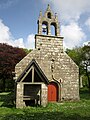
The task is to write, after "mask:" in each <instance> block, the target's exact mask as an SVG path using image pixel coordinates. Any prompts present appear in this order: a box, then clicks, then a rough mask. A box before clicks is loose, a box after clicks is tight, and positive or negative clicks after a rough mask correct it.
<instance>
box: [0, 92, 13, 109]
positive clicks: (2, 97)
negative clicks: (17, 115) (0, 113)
mask: <svg viewBox="0 0 90 120" xmlns="http://www.w3.org/2000/svg"><path fill="white" fill-rule="evenodd" d="M0 102H1V103H2V104H0V107H8V108H11V107H15V104H14V103H15V96H14V93H13V92H9V93H0Z"/></svg>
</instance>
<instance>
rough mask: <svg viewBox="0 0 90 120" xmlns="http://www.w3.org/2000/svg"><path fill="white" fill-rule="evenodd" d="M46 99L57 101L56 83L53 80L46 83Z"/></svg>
mask: <svg viewBox="0 0 90 120" xmlns="http://www.w3.org/2000/svg"><path fill="white" fill-rule="evenodd" d="M48 101H49V102H55V101H58V85H57V83H55V82H51V83H50V84H49V85H48Z"/></svg>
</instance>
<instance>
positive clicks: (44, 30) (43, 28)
mask: <svg viewBox="0 0 90 120" xmlns="http://www.w3.org/2000/svg"><path fill="white" fill-rule="evenodd" d="M42 32H44V33H46V32H47V28H46V25H43V26H42Z"/></svg>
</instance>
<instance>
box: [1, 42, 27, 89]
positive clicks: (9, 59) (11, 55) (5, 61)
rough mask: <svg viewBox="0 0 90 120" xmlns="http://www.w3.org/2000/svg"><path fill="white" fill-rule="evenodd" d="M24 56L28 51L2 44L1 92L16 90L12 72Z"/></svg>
mask: <svg viewBox="0 0 90 120" xmlns="http://www.w3.org/2000/svg"><path fill="white" fill-rule="evenodd" d="M24 56H26V50H24V49H21V48H17V47H12V46H9V45H7V44H1V43H0V91H10V90H13V89H14V80H13V74H12V72H13V71H14V69H15V65H16V64H17V63H18V62H19V61H20V60H21V59H22V58H23V57H24Z"/></svg>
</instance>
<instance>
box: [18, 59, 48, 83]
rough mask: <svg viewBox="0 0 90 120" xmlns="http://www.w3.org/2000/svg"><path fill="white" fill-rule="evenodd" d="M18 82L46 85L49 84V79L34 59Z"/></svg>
mask: <svg viewBox="0 0 90 120" xmlns="http://www.w3.org/2000/svg"><path fill="white" fill-rule="evenodd" d="M16 82H31V83H33V82H44V83H46V84H48V83H49V81H48V79H47V77H46V76H45V74H44V73H43V71H42V70H41V68H40V67H39V65H38V64H37V62H36V61H35V59H33V60H32V61H31V62H30V64H29V65H28V66H27V67H26V69H25V70H24V71H23V72H22V74H21V75H20V76H19V77H18V79H17V81H16Z"/></svg>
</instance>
